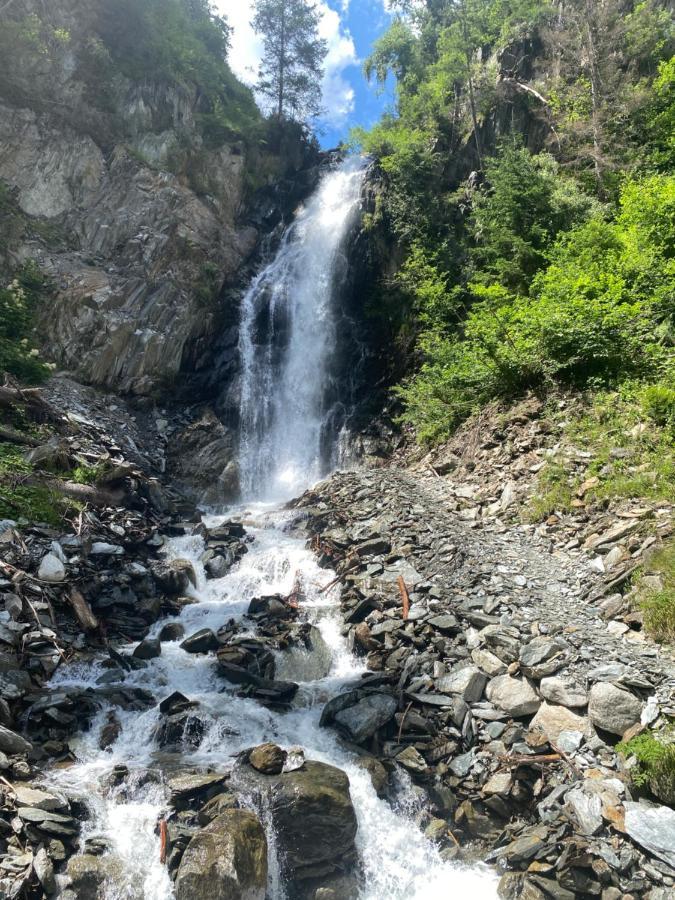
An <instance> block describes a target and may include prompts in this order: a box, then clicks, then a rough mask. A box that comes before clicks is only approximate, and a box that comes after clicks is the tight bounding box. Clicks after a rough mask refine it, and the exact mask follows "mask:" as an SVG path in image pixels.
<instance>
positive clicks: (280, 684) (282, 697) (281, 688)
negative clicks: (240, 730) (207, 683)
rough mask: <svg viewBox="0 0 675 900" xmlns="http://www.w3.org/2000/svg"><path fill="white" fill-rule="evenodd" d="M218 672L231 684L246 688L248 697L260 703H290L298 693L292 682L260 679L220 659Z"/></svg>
mask: <svg viewBox="0 0 675 900" xmlns="http://www.w3.org/2000/svg"><path fill="white" fill-rule="evenodd" d="M218 671H219V673H220V674H221V675H222V676H223V677H224V678H226V679H227V680H228V681H230V682H231V683H232V684H240V685H244V686H245V687H246V688H248V690H249V693H250V695H251V696H253V697H255V698H256V699H258V700H260V702H261V703H271V704H286V703H290V701H291V700H292V699H293V697H294V696H295V695H296V694H297V692H298V685H297V684H296V683H295V682H294V681H280V680H275V679H273V678H261V677H260V676H259V675H255V674H254V673H253V672H250V671H249V670H248V669H244V668H242V667H241V666H235V665H232V664H231V663H226V662H224V660H223V659H222V658H220V657H219V659H218Z"/></svg>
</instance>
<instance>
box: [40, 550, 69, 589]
mask: <svg viewBox="0 0 675 900" xmlns="http://www.w3.org/2000/svg"><path fill="white" fill-rule="evenodd" d="M38 578H39V579H40V580H41V581H47V582H49V583H50V584H58V583H59V582H60V581H65V578H66V567H65V566H64V565H63V563H62V562H61V560H60V559H59V558H58V556H56V555H55V554H54V553H47V554H46V555H45V556H43V557H42V560H41V562H40V566H39V568H38Z"/></svg>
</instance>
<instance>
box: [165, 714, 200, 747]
mask: <svg viewBox="0 0 675 900" xmlns="http://www.w3.org/2000/svg"><path fill="white" fill-rule="evenodd" d="M203 737H204V723H203V722H202V720H201V719H200V718H199V716H197V715H194V714H192V713H186V712H179V713H175V714H174V715H168V716H165V717H164V719H163V720H162V722H160V724H159V725H158V726H157V730H156V732H155V739H156V741H157V743H158V745H159V746H160V747H162V748H178V747H179V746H186V747H198V746H199V745H200V743H201V740H202V738H203Z"/></svg>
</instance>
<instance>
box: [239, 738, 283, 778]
mask: <svg viewBox="0 0 675 900" xmlns="http://www.w3.org/2000/svg"><path fill="white" fill-rule="evenodd" d="M248 761H249V763H250V764H251V765H252V766H253V768H254V769H255V770H256V771H258V772H263V773H264V774H265V775H279V773H280V772H281V770H282V769H283V767H284V763H285V762H286V751H285V750H282V749H281V747H278V746H277V745H276V744H260V746H259V747H254V748H253V750H251V752H250V753H249V755H248Z"/></svg>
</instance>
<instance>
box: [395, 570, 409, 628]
mask: <svg viewBox="0 0 675 900" xmlns="http://www.w3.org/2000/svg"><path fill="white" fill-rule="evenodd" d="M397 582H398V589H399V592H400V594H401V603H402V604H403V621H404V622H407V620H408V614H409V613H410V595H409V594H408V588H407V587H406V586H405V581H404V580H403V575H399V576H398V579H397Z"/></svg>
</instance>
